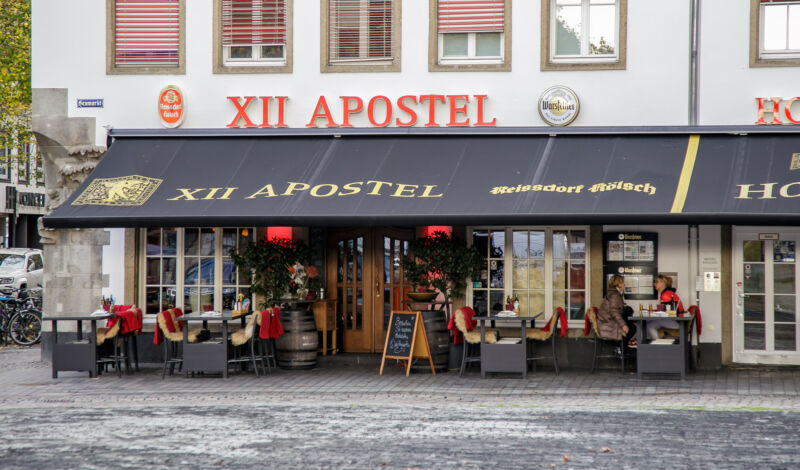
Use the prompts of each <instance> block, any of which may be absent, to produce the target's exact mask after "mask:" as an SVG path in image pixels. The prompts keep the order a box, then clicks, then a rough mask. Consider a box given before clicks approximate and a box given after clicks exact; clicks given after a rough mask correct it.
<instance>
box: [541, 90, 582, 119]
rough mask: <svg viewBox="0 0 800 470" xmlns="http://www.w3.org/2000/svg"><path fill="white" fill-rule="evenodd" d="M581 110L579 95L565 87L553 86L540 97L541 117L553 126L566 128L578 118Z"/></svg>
mask: <svg viewBox="0 0 800 470" xmlns="http://www.w3.org/2000/svg"><path fill="white" fill-rule="evenodd" d="M580 109H581V104H580V101H578V95H576V94H575V92H574V91H572V90H570V89H569V88H567V87H565V86H561V85H556V86H552V87H550V88H548V89H547V90H545V91H544V93H542V96H540V97H539V116H541V117H542V120H544V122H546V123H548V124H550V125H551V126H566V125H567V124H569V123H571V122H572V121H574V120H575V118H576V117H578V111H580Z"/></svg>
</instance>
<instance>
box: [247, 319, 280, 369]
mask: <svg viewBox="0 0 800 470" xmlns="http://www.w3.org/2000/svg"><path fill="white" fill-rule="evenodd" d="M272 314H273V309H271V308H268V309H266V310H262V311H261V312H258V314H257V315H256V316H255V317H256V326H257V327H259V333H257V334H254V335H253V341H254V342H255V343H256V345H257V346H258V350H259V352H260V353H261V357H262V358H263V359H264V361H265V362H266V364H267V371H269V372H272V367H275V368H277V367H278V361H277V359H276V357H275V338H270V337H267V338H262V335H261V333H260V332H261V330H262V329H266V331H268V330H269V329H270V322H271V321H272ZM262 325H263V326H262ZM267 336H269V335H267Z"/></svg>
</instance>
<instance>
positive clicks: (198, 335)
mask: <svg viewBox="0 0 800 470" xmlns="http://www.w3.org/2000/svg"><path fill="white" fill-rule="evenodd" d="M165 315H169V318H170V320H171V321H170V322H169V323H171V324H172V327H173V331H170V330H169V327H168V326H167V325H168V321H167V320H166V318H165ZM156 321H157V322H158V327H159V329H160V330H161V333H163V334H164V337H165V338H167V339H168V340H170V341H183V329H182V328H180V327H177V328H176V327H175V323H176V321H175V314H174V313H173V311H172V309H169V310H164V311H163V312H158V315H156ZM188 336H189V338H188V339H189V342H190V343H198V342H200V341H203V340H204V339H205V338H208V331H207V330H204V329H202V328H196V329H194V330H189V335H188Z"/></svg>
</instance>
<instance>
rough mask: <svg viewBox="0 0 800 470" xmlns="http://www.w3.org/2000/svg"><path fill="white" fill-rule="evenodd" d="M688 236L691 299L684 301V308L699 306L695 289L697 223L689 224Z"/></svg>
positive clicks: (698, 245) (698, 270)
mask: <svg viewBox="0 0 800 470" xmlns="http://www.w3.org/2000/svg"><path fill="white" fill-rule="evenodd" d="M688 238H689V240H688V242H689V243H688V245H689V291H690V292H691V293H692V299H691V300H692V301H690V302H688V303H684V304H683V306H684V308H689V305H697V306H698V307H699V306H700V291H699V290H697V280H698V279H699V278H700V277H699V276H700V227H699V226H697V225H689V233H688ZM687 300H689V299H687Z"/></svg>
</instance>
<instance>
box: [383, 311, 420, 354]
mask: <svg viewBox="0 0 800 470" xmlns="http://www.w3.org/2000/svg"><path fill="white" fill-rule="evenodd" d="M390 317H391V318H390V322H391V323H389V331H387V332H386V335H387V336H388V338H387V340H386V354H385V356H386V357H395V358H406V357H409V356H411V342H412V341H413V340H414V327H415V326H416V325H417V314H416V313H394V314H391V315H390Z"/></svg>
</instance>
